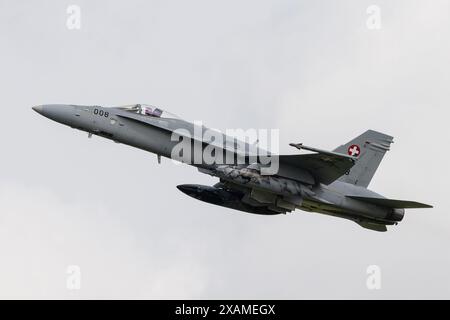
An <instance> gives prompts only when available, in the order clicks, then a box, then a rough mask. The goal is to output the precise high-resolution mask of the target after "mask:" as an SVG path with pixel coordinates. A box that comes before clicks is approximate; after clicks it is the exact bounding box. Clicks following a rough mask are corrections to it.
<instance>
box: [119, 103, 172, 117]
mask: <svg viewBox="0 0 450 320" xmlns="http://www.w3.org/2000/svg"><path fill="white" fill-rule="evenodd" d="M119 109H121V110H125V111H128V112H133V113H137V114H141V115H144V116H149V117H156V118H172V119H180V117H178V116H176V115H174V114H173V113H170V112H168V111H165V110H163V109H160V108H158V107H155V106H152V105H149V104H133V105H128V106H123V107H119Z"/></svg>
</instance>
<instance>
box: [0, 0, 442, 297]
mask: <svg viewBox="0 0 450 320" xmlns="http://www.w3.org/2000/svg"><path fill="white" fill-rule="evenodd" d="M69 5H77V6H79V8H80V9H81V29H80V30H69V29H68V28H67V26H66V22H67V19H68V17H69V15H68V14H67V13H66V10H67V7H68V6H69ZM370 5H377V6H378V7H379V8H380V10H381V11H380V12H381V16H380V17H381V29H379V30H371V29H369V28H368V27H367V25H366V22H367V19H368V18H369V15H368V14H367V12H366V10H367V8H368V7H369V6H370ZM449 12H450V1H448V0H433V1H425V0H421V1H419V0H404V1H399V0H395V1H392V0H389V1H387V0H386V1H361V0H354V1H332V0H329V1H286V0H282V1H280V0H277V1H275V0H274V1H268V0H258V1H256V0H255V1H235V0H227V1H211V0H203V1H200V0H192V1H166V0H165V1H162V0H161V1H144V0H142V1H137V0H134V1H78V0H75V1H42V0H41V1H12V0H0V52H1V59H0V70H1V72H0V87H1V88H2V90H1V91H0V92H1V94H0V99H1V104H0V108H1V111H2V113H1V126H0V137H1V148H2V153H1V154H2V157H1V158H0V164H1V169H0V256H1V262H0V298H206V299H207V298H283V299H285V298H286V299H294V298H296V299H300V298H301V299H303V298H307V299H308V298H324V299H329V298H339V299H341V298H343V299H346V298H369V299H381V298H387V299H391V298H407V299H410V298H447V299H448V298H450V273H449V270H450V256H449V246H450V212H449V209H450V200H449V196H448V183H449V180H450V179H449V178H450V177H449V172H448V169H447V162H448V159H449V156H450V152H449V145H448V143H449V142H450V141H449V125H448V123H449V121H448V118H449V111H448V110H449V109H448V108H449V106H450V76H449V74H450V62H449V57H450V42H449V39H450V19H449V16H448V13H449ZM45 103H73V104H90V105H92V104H98V105H105V106H108V105H110V106H114V105H121V104H129V103H150V104H155V105H159V106H161V107H163V108H165V109H168V110H169V111H171V112H174V113H176V114H178V115H179V116H181V117H183V118H186V119H190V120H202V121H203V123H204V124H205V125H207V126H210V127H215V128H220V129H226V128H244V129H246V128H269V129H270V128H279V129H280V138H281V141H280V143H281V151H282V152H285V153H287V152H291V153H293V152H295V150H290V149H291V148H290V147H289V146H288V144H289V143H290V142H304V143H305V144H308V145H313V146H317V147H320V148H325V149H332V148H334V147H335V146H337V145H339V144H342V143H344V142H347V141H348V140H350V139H351V138H353V137H355V136H357V135H358V134H360V133H361V132H363V131H365V130H366V129H375V130H378V131H382V132H385V133H387V134H390V135H393V136H395V144H394V145H393V146H392V149H391V151H390V152H389V153H388V154H387V155H386V157H385V159H384V161H383V162H382V164H381V166H380V168H379V170H378V172H377V174H376V176H375V178H374V180H373V181H372V184H371V186H370V187H371V189H373V190H375V191H377V192H379V193H381V194H383V195H385V196H387V197H391V198H398V199H408V200H416V201H422V202H426V203H431V204H433V205H434V206H435V209H431V210H415V211H413V210H411V211H407V213H406V217H405V219H404V221H403V222H402V223H401V224H400V225H398V226H396V227H393V228H390V230H389V231H388V232H387V233H376V232H371V231H368V230H365V229H362V228H360V227H359V226H357V225H356V224H354V223H352V222H349V221H346V220H341V219H336V218H331V217H327V216H322V215H318V214H311V213H305V212H302V211H296V212H295V214H289V215H286V216H284V215H283V216H274V217H264V216H257V215H250V214H244V213H240V212H237V211H231V210H228V209H225V208H221V207H217V206H212V205H209V204H206V203H202V202H199V201H196V200H194V199H192V198H189V197H187V196H185V195H184V194H182V193H181V192H179V191H178V190H177V189H176V188H175V186H176V185H177V184H182V183H201V184H213V183H215V182H216V180H215V179H213V178H211V177H208V176H205V175H202V174H200V173H198V172H197V171H196V170H195V169H194V168H192V167H188V166H176V165H174V164H173V163H171V162H170V161H168V160H166V161H164V160H163V163H162V165H158V164H157V161H156V156H155V155H152V154H150V153H146V152H144V151H140V150H137V149H133V148H130V147H127V146H124V145H118V144H115V143H113V142H111V141H109V140H105V139H102V138H98V137H94V138H93V139H90V140H88V139H87V135H86V134H85V133H82V132H80V131H74V130H71V129H70V128H67V127H64V126H62V125H59V124H57V123H55V122H51V121H50V120H48V119H45V118H43V117H41V116H39V115H38V114H36V113H35V112H33V111H32V110H31V106H33V105H37V104H45ZM69 265H77V266H79V267H80V269H81V289H80V290H69V289H68V288H67V287H66V281H67V277H68V274H67V273H66V271H67V267H68V266H69ZM369 265H378V266H379V267H380V270H381V276H382V277H381V281H382V282H381V283H382V287H381V289H380V290H368V288H367V286H366V279H367V277H368V275H367V273H366V269H367V267H368V266H369Z"/></svg>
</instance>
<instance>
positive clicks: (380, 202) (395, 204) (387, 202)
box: [347, 196, 433, 209]
mask: <svg viewBox="0 0 450 320" xmlns="http://www.w3.org/2000/svg"><path fill="white" fill-rule="evenodd" d="M347 197H348V198H351V199H355V200H360V201H363V202H367V203H371V204H375V205H377V206H381V207H387V208H393V209H413V208H433V206H430V205H429V204H425V203H420V202H415V201H406V200H394V199H385V198H370V197H359V196H347Z"/></svg>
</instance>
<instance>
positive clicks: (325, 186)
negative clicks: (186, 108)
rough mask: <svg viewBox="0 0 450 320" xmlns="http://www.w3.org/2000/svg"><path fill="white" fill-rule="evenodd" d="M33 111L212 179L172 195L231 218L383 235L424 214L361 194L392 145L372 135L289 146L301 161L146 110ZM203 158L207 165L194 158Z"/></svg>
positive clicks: (56, 108) (181, 187) (43, 108)
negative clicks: (318, 219) (302, 214)
mask: <svg viewBox="0 0 450 320" xmlns="http://www.w3.org/2000/svg"><path fill="white" fill-rule="evenodd" d="M33 109H34V110H35V111H36V112H38V113H40V114H41V115H43V116H45V117H47V118H50V119H52V120H54V121H57V122H59V123H62V124H65V125H68V126H70V127H72V128H75V129H79V130H83V131H86V132H87V133H88V136H89V137H91V136H92V135H93V134H94V135H98V136H102V137H105V138H107V139H111V140H113V141H115V142H118V143H124V144H127V145H130V146H133V147H136V148H140V149H143V150H146V151H149V152H152V153H155V154H156V155H157V157H158V162H160V160H161V156H163V157H167V158H172V159H175V160H178V161H181V162H184V163H187V164H190V165H193V166H195V167H197V168H198V170H199V171H200V172H202V173H206V174H209V175H211V176H214V177H218V178H219V179H220V182H218V183H217V184H215V185H214V186H203V185H198V184H184V185H179V186H177V188H178V189H179V190H180V191H182V192H184V193H185V194H187V195H189V196H191V197H193V198H195V199H198V200H201V201H205V202H208V203H211V204H215V205H219V206H223V207H227V208H231V209H235V210H240V211H244V212H249V213H254V214H262V215H275V214H286V213H287V212H291V211H294V210H295V209H301V210H304V211H309V212H318V213H322V214H326V215H331V216H335V217H340V218H345V219H348V220H352V221H354V222H356V223H357V224H359V225H360V226H362V227H364V228H367V229H370V230H375V231H386V230H387V228H386V226H387V225H395V224H397V223H398V222H399V221H401V220H402V219H403V217H404V213H405V209H410V208H431V206H430V205H427V204H423V203H418V202H415V201H404V200H393V199H387V198H384V197H383V196H381V195H379V194H377V193H375V192H373V191H371V190H369V189H367V187H368V185H369V183H370V181H371V180H372V177H373V176H374V174H375V171H376V170H377V168H378V166H379V164H380V162H381V160H382V159H383V156H384V154H385V153H386V151H388V150H389V148H390V145H391V143H392V142H393V137H391V136H389V135H386V134H383V133H380V132H376V131H373V130H368V131H366V132H364V133H363V134H361V135H360V136H358V137H356V138H355V139H353V140H351V141H350V142H348V143H346V144H344V145H342V146H340V147H338V148H336V149H335V150H333V151H325V150H320V149H317V148H311V147H307V146H304V145H303V144H296V143H292V144H291V146H293V147H295V148H297V149H299V150H307V152H308V153H302V154H293V155H273V154H270V153H268V152H265V151H264V150H262V148H259V146H255V144H250V143H248V142H247V141H246V142H244V143H242V141H240V140H237V139H236V138H234V137H230V136H227V135H225V134H223V133H218V131H214V130H212V131H211V130H210V129H208V128H206V127H204V126H198V125H196V124H195V123H190V122H188V121H185V120H182V119H180V118H179V117H177V116H175V115H173V114H170V113H168V112H166V111H164V110H163V109H160V108H157V107H154V106H150V105H143V104H136V105H129V106H122V107H108V108H106V107H101V106H81V105H40V106H36V107H33ZM196 131H197V133H196ZM198 132H200V134H199V133H198ZM211 132H213V134H211ZM211 137H214V139H212V138H211ZM182 142H183V144H182V145H181V143H182ZM180 145H181V147H180ZM186 146H188V147H186ZM206 151H208V152H207V154H209V155H210V157H209V159H205V157H204V156H199V154H200V155H202V154H203V155H204V154H205V152H206ZM261 155H263V156H261ZM211 157H212V158H213V159H212V160H211V159H210V158H211ZM224 159H226V161H225V160H224ZM268 159H269V160H270V161H268ZM275 162H276V166H272V165H273V163H275ZM271 167H272V169H273V167H275V169H276V170H270V169H271Z"/></svg>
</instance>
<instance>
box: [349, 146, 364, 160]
mask: <svg viewBox="0 0 450 320" xmlns="http://www.w3.org/2000/svg"><path fill="white" fill-rule="evenodd" d="M347 153H348V154H349V155H350V156H352V157H358V156H359V154H360V153H361V149H360V148H359V146H358V145H357V144H352V145H351V146H350V147H348V150H347Z"/></svg>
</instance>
